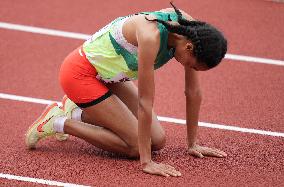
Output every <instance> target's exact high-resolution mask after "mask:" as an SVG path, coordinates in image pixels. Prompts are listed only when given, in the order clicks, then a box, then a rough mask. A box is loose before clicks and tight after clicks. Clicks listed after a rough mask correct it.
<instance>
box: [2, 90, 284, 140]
mask: <svg viewBox="0 0 284 187" xmlns="http://www.w3.org/2000/svg"><path fill="white" fill-rule="evenodd" d="M0 99H9V100H14V101H22V102H30V103H37V104H45V105H48V104H51V103H54V102H57V103H58V104H59V105H61V103H60V102H59V101H52V100H46V99H38V98H32V97H24V96H18V95H11V94H4V93H0ZM158 120H159V121H163V122H167V123H175V124H178V125H185V124H186V120H183V119H176V118H170V117H163V116H158ZM198 126H200V127H207V128H213V129H221V130H228V131H236V132H243V133H252V134H260V135H266V136H274V137H284V133H282V132H273V131H265V130H259V129H251V128H242V127H237V126H233V125H221V124H214V123H206V122H198Z"/></svg>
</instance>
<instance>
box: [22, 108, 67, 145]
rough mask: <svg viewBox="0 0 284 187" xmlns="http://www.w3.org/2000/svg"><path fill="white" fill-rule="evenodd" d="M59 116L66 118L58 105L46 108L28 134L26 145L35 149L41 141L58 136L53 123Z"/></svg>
mask: <svg viewBox="0 0 284 187" xmlns="http://www.w3.org/2000/svg"><path fill="white" fill-rule="evenodd" d="M59 116H64V111H63V110H62V109H60V108H59V107H58V105H57V103H53V104H51V105H49V106H47V107H46V109H45V110H44V112H43V113H42V114H41V115H40V117H39V118H38V119H37V120H36V121H35V122H34V123H33V124H32V125H31V126H30V128H29V129H28V131H27V133H26V145H27V147H28V148H29V149H33V148H35V147H36V144H37V142H38V141H39V140H41V139H44V138H46V137H49V136H52V135H55V134H56V132H55V131H54V129H53V123H54V120H55V118H56V117H59Z"/></svg>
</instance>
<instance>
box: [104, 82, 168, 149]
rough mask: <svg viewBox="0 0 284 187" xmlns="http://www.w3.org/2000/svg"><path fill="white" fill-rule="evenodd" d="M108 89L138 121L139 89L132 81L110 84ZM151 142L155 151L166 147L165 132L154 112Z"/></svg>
mask: <svg viewBox="0 0 284 187" xmlns="http://www.w3.org/2000/svg"><path fill="white" fill-rule="evenodd" d="M107 87H108V88H109V89H110V90H111V91H112V93H114V94H115V95H117V96H118V97H119V98H120V100H121V101H122V102H123V103H125V104H126V106H127V107H128V108H129V109H130V111H131V112H132V113H133V115H134V116H135V117H136V119H138V89H137V87H136V85H135V84H134V83H133V82H131V81H127V82H122V83H115V84H108V85H107ZM137 124H138V123H137ZM133 125H134V124H133ZM151 140H152V150H153V151H155V150H160V149H162V148H164V147H165V143H166V136H165V131H164V129H163V127H162V126H161V124H160V123H159V121H158V119H157V115H156V114H155V112H154V111H153V114H152V125H151Z"/></svg>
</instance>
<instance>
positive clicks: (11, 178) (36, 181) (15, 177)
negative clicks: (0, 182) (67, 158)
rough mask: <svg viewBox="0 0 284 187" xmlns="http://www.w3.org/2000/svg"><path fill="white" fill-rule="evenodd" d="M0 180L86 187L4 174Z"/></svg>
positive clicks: (0, 176) (1, 174) (78, 186)
mask: <svg viewBox="0 0 284 187" xmlns="http://www.w3.org/2000/svg"><path fill="white" fill-rule="evenodd" d="M0 178H4V179H9V180H17V181H24V182H33V183H38V184H46V185H51V186H66V187H88V186H85V185H79V184H72V183H64V182H57V181H51V180H45V179H38V178H31V177H22V176H17V175H10V174H5V173H0Z"/></svg>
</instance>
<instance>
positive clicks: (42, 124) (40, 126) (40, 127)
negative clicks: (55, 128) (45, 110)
mask: <svg viewBox="0 0 284 187" xmlns="http://www.w3.org/2000/svg"><path fill="white" fill-rule="evenodd" d="M51 118H53V116H51V117H50V118H48V119H47V120H45V121H44V122H43V123H41V124H40V125H39V126H38V127H37V131H38V132H44V130H43V129H42V127H43V126H44V125H45V124H46V123H47V122H48V121H49V120H50V119H51Z"/></svg>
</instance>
